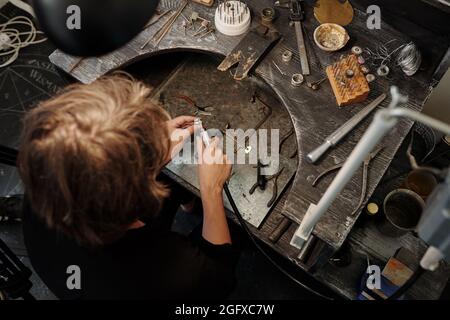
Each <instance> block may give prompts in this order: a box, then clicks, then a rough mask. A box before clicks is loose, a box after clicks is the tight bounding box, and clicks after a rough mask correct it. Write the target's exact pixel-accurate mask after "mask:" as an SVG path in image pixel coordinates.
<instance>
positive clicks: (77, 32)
mask: <svg viewBox="0 0 450 320" xmlns="http://www.w3.org/2000/svg"><path fill="white" fill-rule="evenodd" d="M158 2H159V0H95V1H94V0H31V4H32V6H33V8H34V11H35V14H36V18H37V20H38V23H39V26H40V28H41V29H42V30H43V31H44V32H45V33H46V35H47V36H48V38H49V39H50V40H51V41H52V42H53V43H54V44H55V45H56V46H57V47H58V48H59V49H61V50H62V51H64V52H66V53H68V54H71V55H75V56H82V57H87V56H99V55H103V54H105V53H108V52H111V51H113V50H115V49H118V48H120V47H121V46H123V45H125V44H126V43H127V42H129V41H130V40H131V39H133V38H134V37H135V36H136V35H137V34H138V33H139V32H141V31H142V29H143V28H144V26H145V25H146V23H147V22H148V21H149V20H150V18H151V17H152V15H153V14H154V12H155V10H156V7H157V5H158Z"/></svg>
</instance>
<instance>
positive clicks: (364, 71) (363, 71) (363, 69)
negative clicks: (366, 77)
mask: <svg viewBox="0 0 450 320" xmlns="http://www.w3.org/2000/svg"><path fill="white" fill-rule="evenodd" d="M361 71H362V73H364V74H368V73H369V72H370V69H369V67H367V66H365V65H362V66H361Z"/></svg>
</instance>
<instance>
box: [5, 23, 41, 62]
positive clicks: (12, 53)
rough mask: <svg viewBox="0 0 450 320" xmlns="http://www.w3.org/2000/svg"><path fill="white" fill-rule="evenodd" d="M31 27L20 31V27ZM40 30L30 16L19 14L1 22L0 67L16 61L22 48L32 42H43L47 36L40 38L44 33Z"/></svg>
mask: <svg viewBox="0 0 450 320" xmlns="http://www.w3.org/2000/svg"><path fill="white" fill-rule="evenodd" d="M23 26H26V27H29V30H27V31H20V30H19V28H20V27H23ZM42 34H43V32H42V31H38V30H37V29H36V27H35V26H34V24H33V22H32V21H31V19H30V18H28V17H25V16H17V17H14V18H12V19H10V20H9V21H7V22H5V23H2V24H0V39H1V43H0V48H1V49H0V59H1V60H0V68H3V67H6V66H8V65H10V64H11V63H13V62H14V61H16V59H17V58H18V57H19V52H20V50H21V49H23V48H25V47H28V46H29V45H32V44H37V43H42V42H44V41H46V40H47V38H42V39H38V40H37V37H38V35H42Z"/></svg>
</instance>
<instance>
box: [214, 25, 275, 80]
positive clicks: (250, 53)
mask: <svg viewBox="0 0 450 320" xmlns="http://www.w3.org/2000/svg"><path fill="white" fill-rule="evenodd" d="M278 39H280V33H279V32H278V31H276V30H274V29H273V28H270V29H269V28H267V27H263V26H259V27H257V28H255V29H251V30H250V31H249V32H248V33H247V35H246V36H245V37H244V38H243V39H242V40H241V42H239V44H238V45H237V46H236V47H235V48H234V49H233V51H232V52H231V53H230V54H229V55H228V56H227V57H226V58H225V59H224V60H223V61H222V63H221V64H220V65H219V66H218V67H217V69H218V70H220V71H227V70H228V69H230V68H231V67H233V66H234V65H236V64H238V65H237V68H236V72H235V73H234V79H235V80H243V79H245V78H246V77H247V75H248V73H249V71H250V70H251V69H252V67H253V66H254V65H255V64H256V63H257V62H258V60H259V59H260V58H261V56H262V55H263V54H264V52H266V50H267V49H268V48H269V47H270V45H271V44H272V43H273V42H275V41H276V40H278Z"/></svg>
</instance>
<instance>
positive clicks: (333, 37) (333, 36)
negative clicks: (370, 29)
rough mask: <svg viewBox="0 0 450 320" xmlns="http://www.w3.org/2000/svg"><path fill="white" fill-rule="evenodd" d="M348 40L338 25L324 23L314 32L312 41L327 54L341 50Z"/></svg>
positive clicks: (345, 33) (348, 37)
mask: <svg viewBox="0 0 450 320" xmlns="http://www.w3.org/2000/svg"><path fill="white" fill-rule="evenodd" d="M349 40H350V36H349V35H348V33H347V31H346V30H345V29H344V28H343V27H341V26H340V25H338V24H335V23H324V24H321V25H320V26H318V27H317V28H316V30H315V31H314V41H315V42H316V44H317V46H318V47H319V48H320V49H322V50H324V51H328V52H333V51H337V50H340V49H342V48H343V47H345V45H346V44H347V43H348V41H349Z"/></svg>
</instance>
